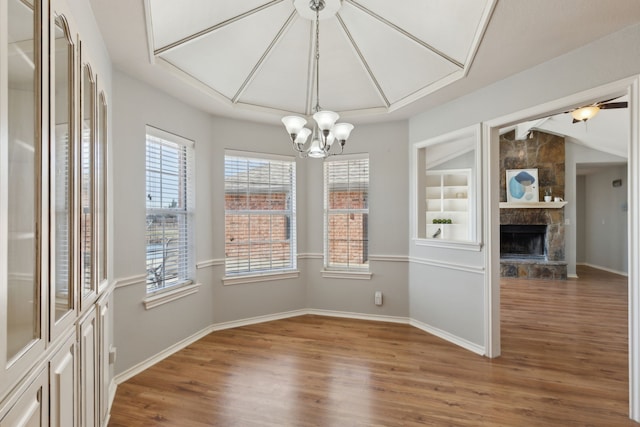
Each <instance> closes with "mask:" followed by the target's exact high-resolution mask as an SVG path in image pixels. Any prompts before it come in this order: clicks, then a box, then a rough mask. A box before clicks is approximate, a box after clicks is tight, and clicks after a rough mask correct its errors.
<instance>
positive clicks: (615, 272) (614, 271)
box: [576, 262, 629, 277]
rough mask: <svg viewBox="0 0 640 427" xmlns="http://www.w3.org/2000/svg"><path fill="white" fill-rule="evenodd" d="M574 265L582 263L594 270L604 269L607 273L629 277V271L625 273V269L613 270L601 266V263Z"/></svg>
mask: <svg viewBox="0 0 640 427" xmlns="http://www.w3.org/2000/svg"><path fill="white" fill-rule="evenodd" d="M576 265H584V266H585V267H591V268H595V269H596V270H602V271H606V272H608V273H613V274H617V275H619V276H625V277H629V273H627V272H626V271H617V270H613V269H611V268H607V267H603V266H601V265H595V264H589V263H588V262H581V263H576Z"/></svg>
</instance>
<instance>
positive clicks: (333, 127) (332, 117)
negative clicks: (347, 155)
mask: <svg viewBox="0 0 640 427" xmlns="http://www.w3.org/2000/svg"><path fill="white" fill-rule="evenodd" d="M324 6H325V0H311V1H310V3H309V8H310V9H311V10H312V11H314V12H315V15H316V45H315V51H316V52H315V57H316V70H315V74H316V105H315V107H314V114H313V120H314V122H315V123H314V125H313V132H312V131H311V130H310V129H309V128H307V127H305V125H306V124H307V120H306V119H305V118H304V117H300V116H286V117H283V118H282V123H283V124H284V126H285V127H286V128H287V133H288V134H289V137H290V138H291V143H292V144H293V148H294V150H296V151H297V152H298V153H299V155H300V157H313V158H317V159H323V158H326V157H328V156H335V155H338V154H342V152H343V150H344V145H345V143H346V142H347V139H348V138H349V135H350V134H351V131H352V130H353V125H352V124H351V123H336V122H337V121H338V118H339V117H340V116H339V115H338V113H336V112H334V111H329V110H323V109H322V108H320V11H321V10H322V9H324ZM309 135H312V136H311V143H310V144H307V139H309ZM336 141H337V142H338V143H339V146H340V148H339V151H338V149H332V147H333V146H334V143H335V142H336Z"/></svg>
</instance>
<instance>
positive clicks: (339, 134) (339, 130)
mask: <svg viewBox="0 0 640 427" xmlns="http://www.w3.org/2000/svg"><path fill="white" fill-rule="evenodd" d="M352 130H353V125H352V124H351V123H338V124H336V125H335V126H333V129H332V130H331V132H332V133H333V135H335V137H336V139H337V140H338V141H346V140H347V139H349V135H351V131H352Z"/></svg>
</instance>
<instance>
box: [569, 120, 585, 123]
mask: <svg viewBox="0 0 640 427" xmlns="http://www.w3.org/2000/svg"><path fill="white" fill-rule="evenodd" d="M581 121H582V120H576V119H573V121H572V122H571V123H578V122H581Z"/></svg>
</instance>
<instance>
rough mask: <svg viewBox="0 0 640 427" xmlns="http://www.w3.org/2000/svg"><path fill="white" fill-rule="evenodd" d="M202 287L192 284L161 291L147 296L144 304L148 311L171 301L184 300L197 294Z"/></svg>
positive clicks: (143, 301)
mask: <svg viewBox="0 0 640 427" xmlns="http://www.w3.org/2000/svg"><path fill="white" fill-rule="evenodd" d="M199 287H200V284H199V283H190V284H188V285H183V286H178V287H175V288H173V289H167V290H161V291H158V292H156V293H153V294H151V295H149V296H147V297H146V298H145V299H144V300H142V303H143V304H144V308H145V309H146V310H151V309H152V308H155V307H158V306H161V305H163V304H166V303H168V302H171V301H175V300H177V299H180V298H184V297H186V296H187V295H191V294H195V293H196V292H198V288H199Z"/></svg>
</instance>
